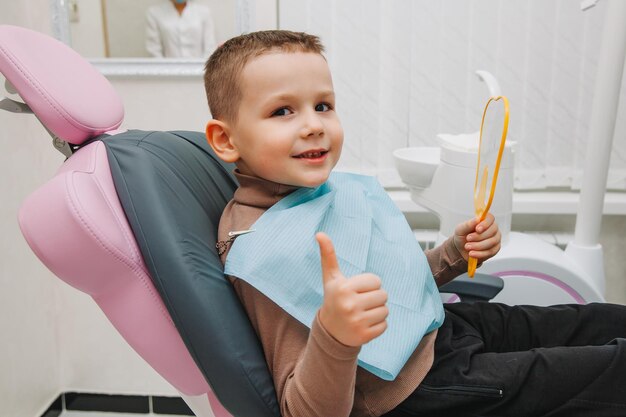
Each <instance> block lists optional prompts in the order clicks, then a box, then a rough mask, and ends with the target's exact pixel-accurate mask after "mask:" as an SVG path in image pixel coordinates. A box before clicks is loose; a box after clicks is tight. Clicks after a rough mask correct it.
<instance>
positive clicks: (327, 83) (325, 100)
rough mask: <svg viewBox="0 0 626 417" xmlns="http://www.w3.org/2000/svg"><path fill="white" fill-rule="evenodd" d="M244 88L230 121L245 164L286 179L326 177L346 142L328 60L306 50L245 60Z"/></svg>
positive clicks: (314, 182) (305, 183) (308, 183)
mask: <svg viewBox="0 0 626 417" xmlns="http://www.w3.org/2000/svg"><path fill="white" fill-rule="evenodd" d="M241 91H242V92H243V95H242V99H241V102H240V105H239V112H238V116H237V121H236V122H235V123H233V124H231V125H230V141H231V143H232V145H233V146H234V147H235V148H236V150H237V153H238V156H239V159H238V160H237V167H238V168H239V170H240V171H241V172H242V173H244V174H248V175H254V176H257V177H261V178H264V179H267V180H270V181H274V182H277V183H281V184H288V185H295V186H302V187H315V186H318V185H320V184H322V183H324V182H325V181H326V179H327V178H328V176H329V174H330V171H331V170H332V169H333V168H334V166H335V165H336V164H337V161H338V160H339V155H340V154H341V147H342V144H343V129H342V127H341V123H340V122H339V118H338V117H337V114H336V113H335V94H334V91H333V83H332V79H331V76H330V70H329V69H328V64H327V63H326V60H325V59H324V58H323V57H322V56H321V55H319V54H316V53H306V52H294V53H286V52H273V53H267V54H264V55H261V56H259V57H256V58H254V59H252V60H251V61H249V62H248V63H247V64H246V65H245V67H244V69H243V71H242V73H241Z"/></svg>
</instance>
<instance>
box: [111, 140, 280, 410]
mask: <svg viewBox="0 0 626 417" xmlns="http://www.w3.org/2000/svg"><path fill="white" fill-rule="evenodd" d="M101 139H102V140H103V142H104V143H105V145H106V147H107V153H108V157H109V163H110V166H111V172H112V175H113V180H114V182H115V187H116V190H117V193H118V195H119V198H120V201H121V203H122V206H123V207H124V211H125V212H126V216H127V217H128V221H129V223H130V225H131V227H132V229H133V233H134V235H135V238H136V240H137V243H138V245H139V247H140V249H141V252H142V254H143V258H144V261H145V263H146V265H147V267H148V269H149V272H150V274H151V276H152V279H153V281H154V285H155V287H156V288H157V290H158V291H159V293H160V295H161V297H162V299H163V301H164V303H165V305H166V306H167V308H168V310H169V313H170V315H171V317H172V319H173V320H174V323H175V325H176V327H177V329H178V331H179V332H180V335H181V337H182V339H183V340H184V342H185V344H186V345H187V348H188V349H189V351H190V353H191V355H192V357H193V358H194V360H195V362H196V363H197V365H198V367H199V368H200V370H201V371H202V372H203V374H204V376H205V377H206V379H207V381H208V383H209V385H210V386H211V388H212V389H213V391H214V392H215V394H216V396H217V397H218V398H219V400H220V401H221V402H222V404H223V405H224V406H225V407H226V409H227V410H229V411H230V412H231V413H232V414H233V415H234V416H235V417H237V416H256V417H266V416H267V417H270V416H271V417H276V416H280V411H279V407H278V404H277V401H276V393H275V391H274V385H273V383H272V378H271V376H270V374H269V371H268V369H267V365H266V363H265V359H264V356H263V352H262V349H261V345H260V343H259V341H258V338H257V336H256V334H255V332H254V330H253V328H252V326H251V324H250V322H249V320H248V317H247V316H246V313H245V311H244V309H243V307H242V306H241V304H240V303H239V300H238V298H237V295H236V294H235V292H234V290H233V288H232V286H231V284H230V283H229V282H228V280H227V278H226V277H225V276H224V273H223V269H222V264H221V262H220V260H219V257H218V255H217V252H216V249H215V241H216V237H217V227H218V223H219V219H220V216H221V214H222V211H223V209H224V206H225V205H226V203H227V202H228V201H229V200H230V199H231V198H232V195H233V192H234V190H235V188H236V186H237V183H236V180H235V178H234V176H233V175H232V170H233V168H234V166H232V165H228V164H224V163H223V162H222V161H220V160H219V159H218V158H217V157H216V156H215V155H214V153H213V151H212V150H211V148H210V147H209V146H208V144H207V142H206V139H205V137H204V134H202V133H198V132H182V131H180V132H146V131H138V130H133V131H128V132H126V133H121V134H118V135H115V136H109V137H105V138H101Z"/></svg>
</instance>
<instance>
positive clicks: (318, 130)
mask: <svg viewBox="0 0 626 417" xmlns="http://www.w3.org/2000/svg"><path fill="white" fill-rule="evenodd" d="M323 133H324V123H323V122H322V119H321V118H320V117H319V115H318V114H317V112H311V113H309V114H307V115H306V118H305V120H304V125H303V126H302V134H301V136H302V137H303V138H307V137H310V136H319V135H322V134H323Z"/></svg>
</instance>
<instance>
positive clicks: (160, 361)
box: [0, 26, 230, 417]
mask: <svg viewBox="0 0 626 417" xmlns="http://www.w3.org/2000/svg"><path fill="white" fill-rule="evenodd" d="M53 62H54V66H55V68H56V69H55V70H54V71H51V70H50V65H51V63H53ZM0 72H2V74H4V76H5V77H6V78H7V80H8V81H10V83H11V84H12V85H13V86H14V87H15V89H16V90H17V91H18V93H19V94H20V96H21V97H22V98H23V99H24V101H25V102H26V104H28V106H30V108H31V109H32V110H33V112H34V113H35V114H36V115H37V117H38V118H39V119H40V120H41V121H42V123H43V124H44V125H45V126H46V127H47V128H48V129H49V130H50V131H52V132H53V133H54V134H55V135H56V136H58V137H60V138H62V139H64V140H66V141H67V142H69V143H71V144H73V145H80V144H82V143H84V142H85V141H87V140H89V139H91V138H93V137H96V136H98V135H100V134H102V133H106V132H108V131H111V130H114V129H117V128H118V127H119V126H120V124H121V123H122V119H123V114H124V111H123V107H122V103H121V100H120V98H119V96H118V95H117V93H116V92H115V91H114V90H113V88H112V87H111V85H110V84H109V82H108V81H107V80H106V79H105V78H104V77H103V76H102V75H101V74H100V73H99V72H98V71H96V70H95V69H94V68H93V67H91V65H90V64H89V63H88V62H87V61H85V60H84V59H83V58H82V57H80V55H78V54H77V53H75V52H74V51H72V50H71V49H69V48H67V47H66V46H65V45H63V44H61V43H60V42H58V41H56V40H54V39H52V38H49V37H47V36H44V35H41V34H39V33H36V32H33V31H30V30H27V29H24V28H20V27H15V26H0ZM68 86H71V88H68ZM85 91H89V92H90V94H91V96H93V97H97V99H94V100H88V102H85V100H84V99H83V100H80V99H79V97H78V96H77V95H76V94H78V93H79V92H82V94H83V95H84V92H85ZM44 210H45V213H44ZM51 219H54V220H53V221H51ZM19 223H20V227H21V229H22V232H23V234H24V237H25V238H26V240H27V241H28V244H29V245H30V246H31V248H32V249H33V251H34V252H35V253H36V255H37V256H38V258H39V259H40V260H41V261H42V262H43V263H44V264H45V265H46V266H47V267H48V268H49V269H50V270H51V271H52V272H53V273H54V274H55V275H56V276H58V277H59V278H61V279H62V280H64V281H65V282H67V283H68V284H70V285H71V286H73V287H75V288H77V289H78V290H80V291H83V292H85V293H87V294H89V295H90V296H91V297H93V299H94V300H95V302H96V303H97V304H98V305H99V306H100V308H101V309H102V310H103V312H104V313H105V314H106V316H107V317H108V319H109V320H110V321H111V323H112V324H113V325H114V326H115V328H116V329H117V330H118V331H119V332H120V334H121V335H122V336H123V337H124V339H125V340H126V341H127V342H128V343H129V344H130V346H132V347H133V349H134V350H135V351H136V352H137V353H138V354H139V355H140V356H142V357H143V358H144V359H145V360H146V361H147V362H148V363H149V364H150V365H151V366H152V367H153V368H154V369H155V370H156V371H157V372H158V373H159V374H160V375H162V376H163V377H164V378H165V379H166V380H167V381H169V382H170V383H171V384H172V385H173V386H174V387H175V388H176V389H178V390H179V391H180V393H181V394H182V395H183V397H184V399H185V400H186V401H187V402H188V404H189V405H190V407H191V408H192V410H194V412H196V415H198V416H212V415H216V416H218V417H228V416H230V414H229V413H228V412H227V411H226V410H225V409H224V408H223V407H222V405H221V404H220V403H219V401H218V400H217V398H216V397H215V395H214V394H213V392H212V391H211V389H210V387H209V385H208V384H207V382H206V381H205V379H204V377H203V375H202V373H201V372H200V370H199V369H198V367H197V366H196V364H195V363H194V361H193V359H192V357H191V356H190V354H189V352H188V350H187V348H186V347H185V345H184V343H183V341H182V339H181V337H180V336H179V334H178V332H177V330H176V328H175V327H174V325H173V322H172V319H171V318H170V315H169V314H168V311H167V310H166V308H165V306H164V304H163V302H162V300H161V298H160V297H159V295H158V293H157V291H156V289H155V287H154V285H153V283H152V282H151V280H150V277H149V275H148V273H147V270H146V267H145V265H144V262H143V260H142V258H141V255H140V252H139V249H138V247H137V243H136V242H135V239H134V237H133V234H132V232H131V229H130V227H129V224H128V222H127V220H126V217H125V215H124V212H123V210H122V207H121V205H120V202H119V199H118V197H117V194H116V191H115V188H114V185H113V180H112V177H111V172H110V168H109V163H108V160H107V153H106V150H105V147H104V145H103V143H102V142H94V143H90V144H88V145H87V146H85V147H83V148H81V149H80V150H79V151H78V152H76V153H75V154H74V155H72V156H71V157H70V158H69V159H68V160H67V161H66V162H65V163H64V164H63V166H62V167H61V168H60V169H59V171H58V173H57V175H56V176H55V177H54V178H53V179H51V180H50V181H49V182H48V183H47V184H45V185H43V186H42V187H41V188H40V189H38V190H37V191H35V192H34V193H33V194H32V195H31V196H29V197H28V198H27V200H26V201H25V202H24V203H23V205H22V207H21V210H20V213H19ZM77 253H80V256H79V257H77V256H76V254H77ZM211 410H212V411H211Z"/></svg>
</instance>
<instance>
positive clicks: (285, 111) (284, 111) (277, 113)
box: [272, 107, 291, 117]
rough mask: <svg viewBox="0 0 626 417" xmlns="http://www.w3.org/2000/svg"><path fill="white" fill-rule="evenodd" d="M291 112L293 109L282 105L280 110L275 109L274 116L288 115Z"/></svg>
mask: <svg viewBox="0 0 626 417" xmlns="http://www.w3.org/2000/svg"><path fill="white" fill-rule="evenodd" d="M289 114H291V110H289V109H288V108H287V107H281V108H280V109H278V110H275V111H274V113H272V117H274V116H287V115H289Z"/></svg>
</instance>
